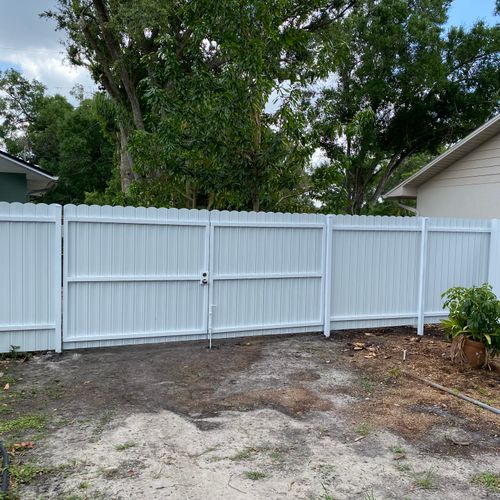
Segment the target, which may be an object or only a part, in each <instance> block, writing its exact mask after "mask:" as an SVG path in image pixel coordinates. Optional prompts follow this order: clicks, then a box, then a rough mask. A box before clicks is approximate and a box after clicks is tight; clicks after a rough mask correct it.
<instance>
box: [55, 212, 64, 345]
mask: <svg viewBox="0 0 500 500" xmlns="http://www.w3.org/2000/svg"><path fill="white" fill-rule="evenodd" d="M61 231H62V206H60V205H58V207H57V214H56V223H55V228H54V322H55V332H54V333H55V339H54V346H55V350H56V352H62V299H63V298H62V292H63V290H62V276H61V274H62V269H61V267H62V258H63V255H62V234H61ZM65 291H66V290H65Z"/></svg>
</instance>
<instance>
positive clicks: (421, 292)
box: [417, 217, 428, 335]
mask: <svg viewBox="0 0 500 500" xmlns="http://www.w3.org/2000/svg"><path fill="white" fill-rule="evenodd" d="M427 221H428V218H427V217H422V219H421V228H422V229H421V237H420V269H419V276H418V323H417V334H418V335H423V334H424V322H425V317H424V315H425V276H426V273H427V233H428V231H427Z"/></svg>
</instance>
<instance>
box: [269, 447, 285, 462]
mask: <svg viewBox="0 0 500 500" xmlns="http://www.w3.org/2000/svg"><path fill="white" fill-rule="evenodd" d="M269 458H270V459H271V460H272V461H273V462H282V461H283V460H284V455H283V451H281V450H279V449H278V448H276V449H274V450H271V451H270V452H269Z"/></svg>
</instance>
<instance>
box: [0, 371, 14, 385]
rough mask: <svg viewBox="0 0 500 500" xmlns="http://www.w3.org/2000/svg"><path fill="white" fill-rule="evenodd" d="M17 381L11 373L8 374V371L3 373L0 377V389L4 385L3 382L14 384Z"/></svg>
mask: <svg viewBox="0 0 500 500" xmlns="http://www.w3.org/2000/svg"><path fill="white" fill-rule="evenodd" d="M16 382H17V379H16V378H15V377H13V376H12V375H9V374H8V373H4V374H3V375H2V376H1V377H0V386H1V387H0V389H3V388H4V387H5V384H14V383H16Z"/></svg>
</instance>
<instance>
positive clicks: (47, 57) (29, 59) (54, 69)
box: [0, 0, 96, 97]
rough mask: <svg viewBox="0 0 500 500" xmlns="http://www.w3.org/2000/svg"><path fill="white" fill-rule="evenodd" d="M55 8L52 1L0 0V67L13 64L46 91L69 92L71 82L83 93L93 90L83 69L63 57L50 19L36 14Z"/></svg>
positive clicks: (59, 38)
mask: <svg viewBox="0 0 500 500" xmlns="http://www.w3.org/2000/svg"><path fill="white" fill-rule="evenodd" d="M55 7H56V1H55V0H21V1H18V2H13V1H7V0H0V11H1V15H0V67H2V68H6V67H8V66H9V65H14V66H15V67H16V69H18V70H19V71H20V72H21V73H22V74H23V75H24V76H25V77H26V78H29V79H33V78H36V79H37V80H39V81H40V82H42V83H43V84H44V85H45V86H46V87H47V89H48V92H49V93H50V94H56V93H58V94H63V95H65V96H68V97H69V92H70V90H71V88H72V87H73V86H74V85H75V84H77V83H78V84H81V85H83V86H84V89H85V91H86V92H87V94H91V93H92V92H93V91H95V90H96V86H95V84H94V82H93V81H92V79H91V77H90V74H89V73H88V71H87V70H86V69H85V68H80V67H74V66H71V65H70V64H69V62H68V61H67V60H66V58H65V54H64V49H63V47H62V46H61V44H60V40H61V39H62V38H63V37H64V34H63V33H60V32H57V31H56V30H55V25H54V23H53V21H51V20H49V19H45V18H40V13H41V12H43V11H46V10H50V9H54V8H55Z"/></svg>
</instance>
